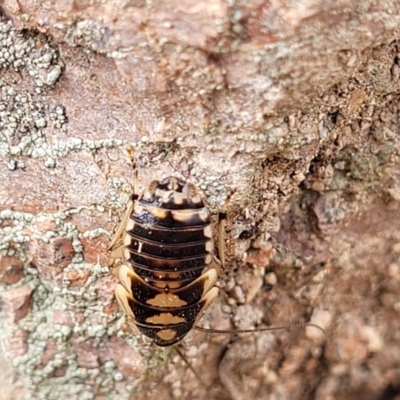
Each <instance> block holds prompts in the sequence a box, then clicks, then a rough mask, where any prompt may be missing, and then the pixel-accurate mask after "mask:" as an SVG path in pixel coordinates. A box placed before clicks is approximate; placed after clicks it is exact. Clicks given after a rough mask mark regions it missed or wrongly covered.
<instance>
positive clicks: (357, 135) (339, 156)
mask: <svg viewBox="0 0 400 400" xmlns="http://www.w3.org/2000/svg"><path fill="white" fill-rule="evenodd" d="M53 3H54V4H53ZM0 5H1V7H2V9H3V12H2V14H1V16H0V87H1V98H0V155H1V162H0V176H1V177H2V185H1V187H0V250H1V256H2V258H1V260H0V299H1V314H0V315H1V325H2V326H4V327H5V328H2V331H1V340H2V345H3V346H2V354H1V357H2V358H4V364H6V363H7V364H8V366H9V368H8V369H7V373H4V374H3V375H2V376H1V379H2V381H3V382H2V388H4V389H7V391H3V390H2V393H1V394H0V398H1V396H3V398H4V399H10V398H16V399H17V398H18V399H19V398H21V399H36V398H37V399H55V398H60V397H64V398H68V399H79V400H81V399H83V400H84V399H103V398H104V399H129V398H131V397H132V398H135V399H138V398H143V399H147V398H154V396H157V398H158V399H205V398H218V399H229V398H231V399H235V400H236V399H249V398H268V399H278V398H279V399H288V400H289V399H290V400H291V399H317V400H325V399H338V400H340V399H343V400H344V399H346V400H347V399H356V398H362V399H367V400H369V399H370V400H375V399H377V400H378V399H382V400H386V399H395V398H397V397H398V396H400V333H399V332H400V318H399V312H400V293H399V287H400V259H399V258H400V230H399V220H400V179H399V178H400V170H399V167H400V154H399V152H400V135H399V119H400V111H399V110H400V3H399V2H398V1H388V0H380V1H379V0H375V1H374V0H365V1H358V2H353V1H350V0H336V1H335V0H329V1H325V0H308V1H307V0H300V1H295V2H287V1H282V0H271V1H262V0H251V1H246V2H244V1H240V0H239V1H232V2H227V1H226V2H225V1H219V0H212V1H207V2H200V1H197V0H184V1H182V0H179V1H174V0H172V1H168V2H165V1H155V2H145V1H141V0H138V1H129V0H128V1H126V0H125V1H123V0H121V1H117V0H115V1H108V2H101V1H99V0H94V1H93V0H92V1H79V2H74V1H70V2H68V1H64V2H46V1H39V0H38V1H36V0H33V1H27V0H3V1H2V2H1V3H0ZM129 145H130V146H133V148H134V149H135V162H136V168H137V170H138V175H139V178H140V179H139V183H140V186H141V187H144V186H146V185H147V184H148V183H149V182H150V181H151V180H152V179H154V178H162V177H164V176H167V175H177V176H180V177H183V178H185V179H189V180H191V181H192V182H193V183H195V184H196V185H197V186H198V187H199V188H200V189H201V190H202V192H203V193H204V196H205V197H206V198H207V201H208V202H209V204H210V207H211V208H212V209H213V210H217V209H218V207H220V206H221V204H223V203H224V201H225V200H226V199H227V198H229V202H228V203H227V204H228V220H229V232H228V241H229V243H230V244H231V248H230V253H231V254H230V263H229V268H228V270H227V271H226V272H225V274H224V275H222V276H221V278H220V281H219V286H220V287H221V289H222V295H221V296H220V297H219V298H218V300H217V301H216V302H215V303H214V304H213V305H212V307H211V308H210V309H209V311H208V312H207V314H206V316H205V317H204V318H203V320H202V321H201V324H202V325H203V326H209V327H212V328H214V329H234V328H241V329H244V328H253V327H263V326H267V325H281V324H284V323H295V322H308V321H310V322H313V323H315V324H318V325H320V326H321V327H323V328H324V329H325V330H326V332H327V333H326V335H325V336H324V335H321V334H320V333H319V331H318V330H315V329H314V328H311V327H308V328H307V329H305V330H304V332H303V330H302V329H300V330H284V331H280V332H276V333H268V332H267V333H255V334H251V335H247V336H243V335H239V336H232V335H231V336H229V335H212V334H208V335H206V334H204V333H201V332H193V333H192V334H190V335H189V336H188V338H187V339H185V341H184V342H183V344H182V345H183V347H184V349H183V350H182V351H183V352H184V354H185V356H186V358H187V359H188V361H189V362H190V364H191V365H192V367H193V368H194V369H195V370H196V372H197V374H198V375H199V376H200V377H201V380H202V382H200V381H199V380H198V379H197V378H196V377H195V376H194V375H193V372H192V371H191V370H190V369H188V368H187V366H186V365H185V364H184V363H183V361H182V360H181V358H180V357H178V356H177V354H175V353H174V352H173V351H171V350H170V349H157V348H155V347H154V346H153V345H152V344H151V343H150V342H149V341H148V340H147V339H146V338H143V337H142V336H140V335H138V334H137V333H136V332H135V331H134V330H133V329H132V327H130V326H126V325H124V324H121V323H120V322H119V319H120V317H121V313H120V312H119V311H118V308H117V306H116V303H115V300H114V296H113V288H114V285H115V283H116V281H117V278H116V277H114V276H113V275H112V274H110V272H109V269H108V267H107V258H106V255H105V249H106V247H107V243H108V241H109V238H110V236H111V235H112V232H113V229H114V228H115V224H116V222H117V220H118V217H119V216H120V215H121V213H122V212H123V209H124V205H125V203H126V201H127V198H128V195H129V193H130V192H131V191H132V176H133V173H132V165H131V163H130V160H129V157H128V155H127V154H126V151H125V149H126V148H127V146H129ZM2 364H3V362H2ZM396 396H397V397H396Z"/></svg>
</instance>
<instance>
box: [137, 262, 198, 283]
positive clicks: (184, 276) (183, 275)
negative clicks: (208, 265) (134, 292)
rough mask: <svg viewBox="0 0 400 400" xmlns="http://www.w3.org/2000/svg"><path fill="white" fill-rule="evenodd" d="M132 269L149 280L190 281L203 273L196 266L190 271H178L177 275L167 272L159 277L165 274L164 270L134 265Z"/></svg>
mask: <svg viewBox="0 0 400 400" xmlns="http://www.w3.org/2000/svg"><path fill="white" fill-rule="evenodd" d="M133 270H134V271H135V272H136V273H137V274H138V275H140V276H141V277H142V278H143V279H146V280H147V281H149V282H181V283H186V282H192V281H194V280H195V279H196V278H198V277H199V276H200V275H201V274H202V273H203V268H197V269H195V270H190V271H184V272H182V271H180V272H179V275H178V277H176V276H175V275H176V272H174V273H173V275H169V274H168V273H167V274H166V276H164V277H163V278H160V276H161V275H162V274H165V271H157V270H149V269H144V268H141V267H140V266H137V265H134V266H133Z"/></svg>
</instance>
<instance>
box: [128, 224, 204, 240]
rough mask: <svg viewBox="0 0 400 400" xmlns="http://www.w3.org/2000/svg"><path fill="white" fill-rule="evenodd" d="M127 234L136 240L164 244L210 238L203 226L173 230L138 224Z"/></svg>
mask: <svg viewBox="0 0 400 400" xmlns="http://www.w3.org/2000/svg"><path fill="white" fill-rule="evenodd" d="M127 233H128V234H129V235H130V236H132V237H134V238H143V239H145V240H149V241H152V242H158V243H163V244H179V243H183V244H187V243H198V242H204V241H206V240H208V238H206V237H205V236H204V227H203V226H202V227H198V228H193V227H186V228H185V229H182V228H179V229H176V230H172V229H168V228H165V227H162V228H161V227H155V226H152V227H143V226H142V225H140V224H139V223H137V224H135V226H134V227H133V229H132V230H130V231H128V232H127Z"/></svg>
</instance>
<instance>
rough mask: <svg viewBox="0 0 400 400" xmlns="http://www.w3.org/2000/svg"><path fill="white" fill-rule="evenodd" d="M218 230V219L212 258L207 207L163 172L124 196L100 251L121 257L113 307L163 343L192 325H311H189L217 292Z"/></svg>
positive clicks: (184, 185)
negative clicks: (161, 176)
mask: <svg viewBox="0 0 400 400" xmlns="http://www.w3.org/2000/svg"><path fill="white" fill-rule="evenodd" d="M135 191H136V190H135ZM223 232H224V226H223V224H220V229H219V232H218V233H219V238H218V242H219V246H218V249H219V251H218V253H219V259H217V257H216V256H215V249H214V242H213V229H212V226H211V222H210V211H209V209H208V207H207V206H206V203H205V201H204V200H203V198H202V196H201V195H200V194H199V192H198V190H197V189H196V187H195V186H194V185H193V184H191V183H189V182H185V181H183V180H181V179H178V178H175V177H169V178H165V179H163V180H161V181H153V182H152V183H151V184H150V186H149V187H148V188H147V189H145V190H144V191H143V192H142V193H141V194H140V195H138V194H137V193H134V194H133V195H132V197H131V200H130V202H129V204H128V206H127V210H126V213H125V216H124V217H123V219H122V221H121V223H120V225H119V227H118V228H117V231H116V234H115V236H114V238H113V239H112V241H111V243H110V245H109V249H108V250H109V252H108V254H109V257H110V258H111V259H118V258H121V259H123V261H124V263H123V265H122V266H121V267H120V269H119V273H118V275H119V280H120V283H118V284H117V286H116V289H115V294H116V298H117V301H118V303H119V305H120V307H121V309H122V310H123V311H124V313H125V314H126V315H127V316H129V317H131V318H132V320H133V322H134V324H135V325H136V326H137V327H138V329H139V330H140V331H141V332H142V333H143V334H144V335H146V336H148V337H149V338H151V339H153V340H154V343H155V344H156V345H158V346H171V345H173V344H175V343H177V342H179V341H181V340H182V339H183V338H184V337H185V336H186V335H187V334H188V332H189V331H191V330H192V329H193V328H194V327H195V328H196V329H198V330H202V331H209V332H214V333H238V332H240V333H243V332H255V331H258V332H259V331H266V330H275V329H284V328H290V327H299V326H306V325H307V326H314V325H313V324H292V325H287V326H284V327H280V326H277V327H268V328H261V329H251V330H240V331H216V330H212V329H209V330H208V329H205V328H201V327H198V326H197V322H198V321H199V320H200V319H201V317H202V316H203V314H204V312H205V311H206V309H207V308H208V306H209V305H210V304H211V303H212V301H213V300H214V299H215V298H216V297H217V295H218V291H219V289H218V288H217V287H215V283H216V281H217V278H218V275H219V273H220V269H221V265H223V264H224V246H223V243H224V238H223V237H222V236H223ZM317 328H319V327H318V326H317ZM320 329H321V328H320Z"/></svg>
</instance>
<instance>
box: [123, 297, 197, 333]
mask: <svg viewBox="0 0 400 400" xmlns="http://www.w3.org/2000/svg"><path fill="white" fill-rule="evenodd" d="M129 305H130V307H131V309H132V311H133V313H134V314H135V320H136V322H137V323H138V324H142V325H147V326H149V325H151V324H149V323H148V322H147V321H146V319H148V318H152V317H155V316H157V315H160V314H162V313H165V312H168V313H170V314H172V315H173V316H174V317H180V318H183V319H184V321H185V324H190V325H191V327H192V326H193V323H194V321H195V320H196V317H197V316H198V314H199V312H200V310H201V309H202V308H203V306H204V301H203V300H201V301H199V302H197V303H194V304H191V305H189V306H186V307H177V308H174V309H165V308H163V307H153V306H149V305H147V304H142V303H138V302H137V301H135V300H129ZM154 325H156V326H164V327H165V328H170V329H173V328H174V326H177V325H181V323H178V324H169V325H161V324H154Z"/></svg>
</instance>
